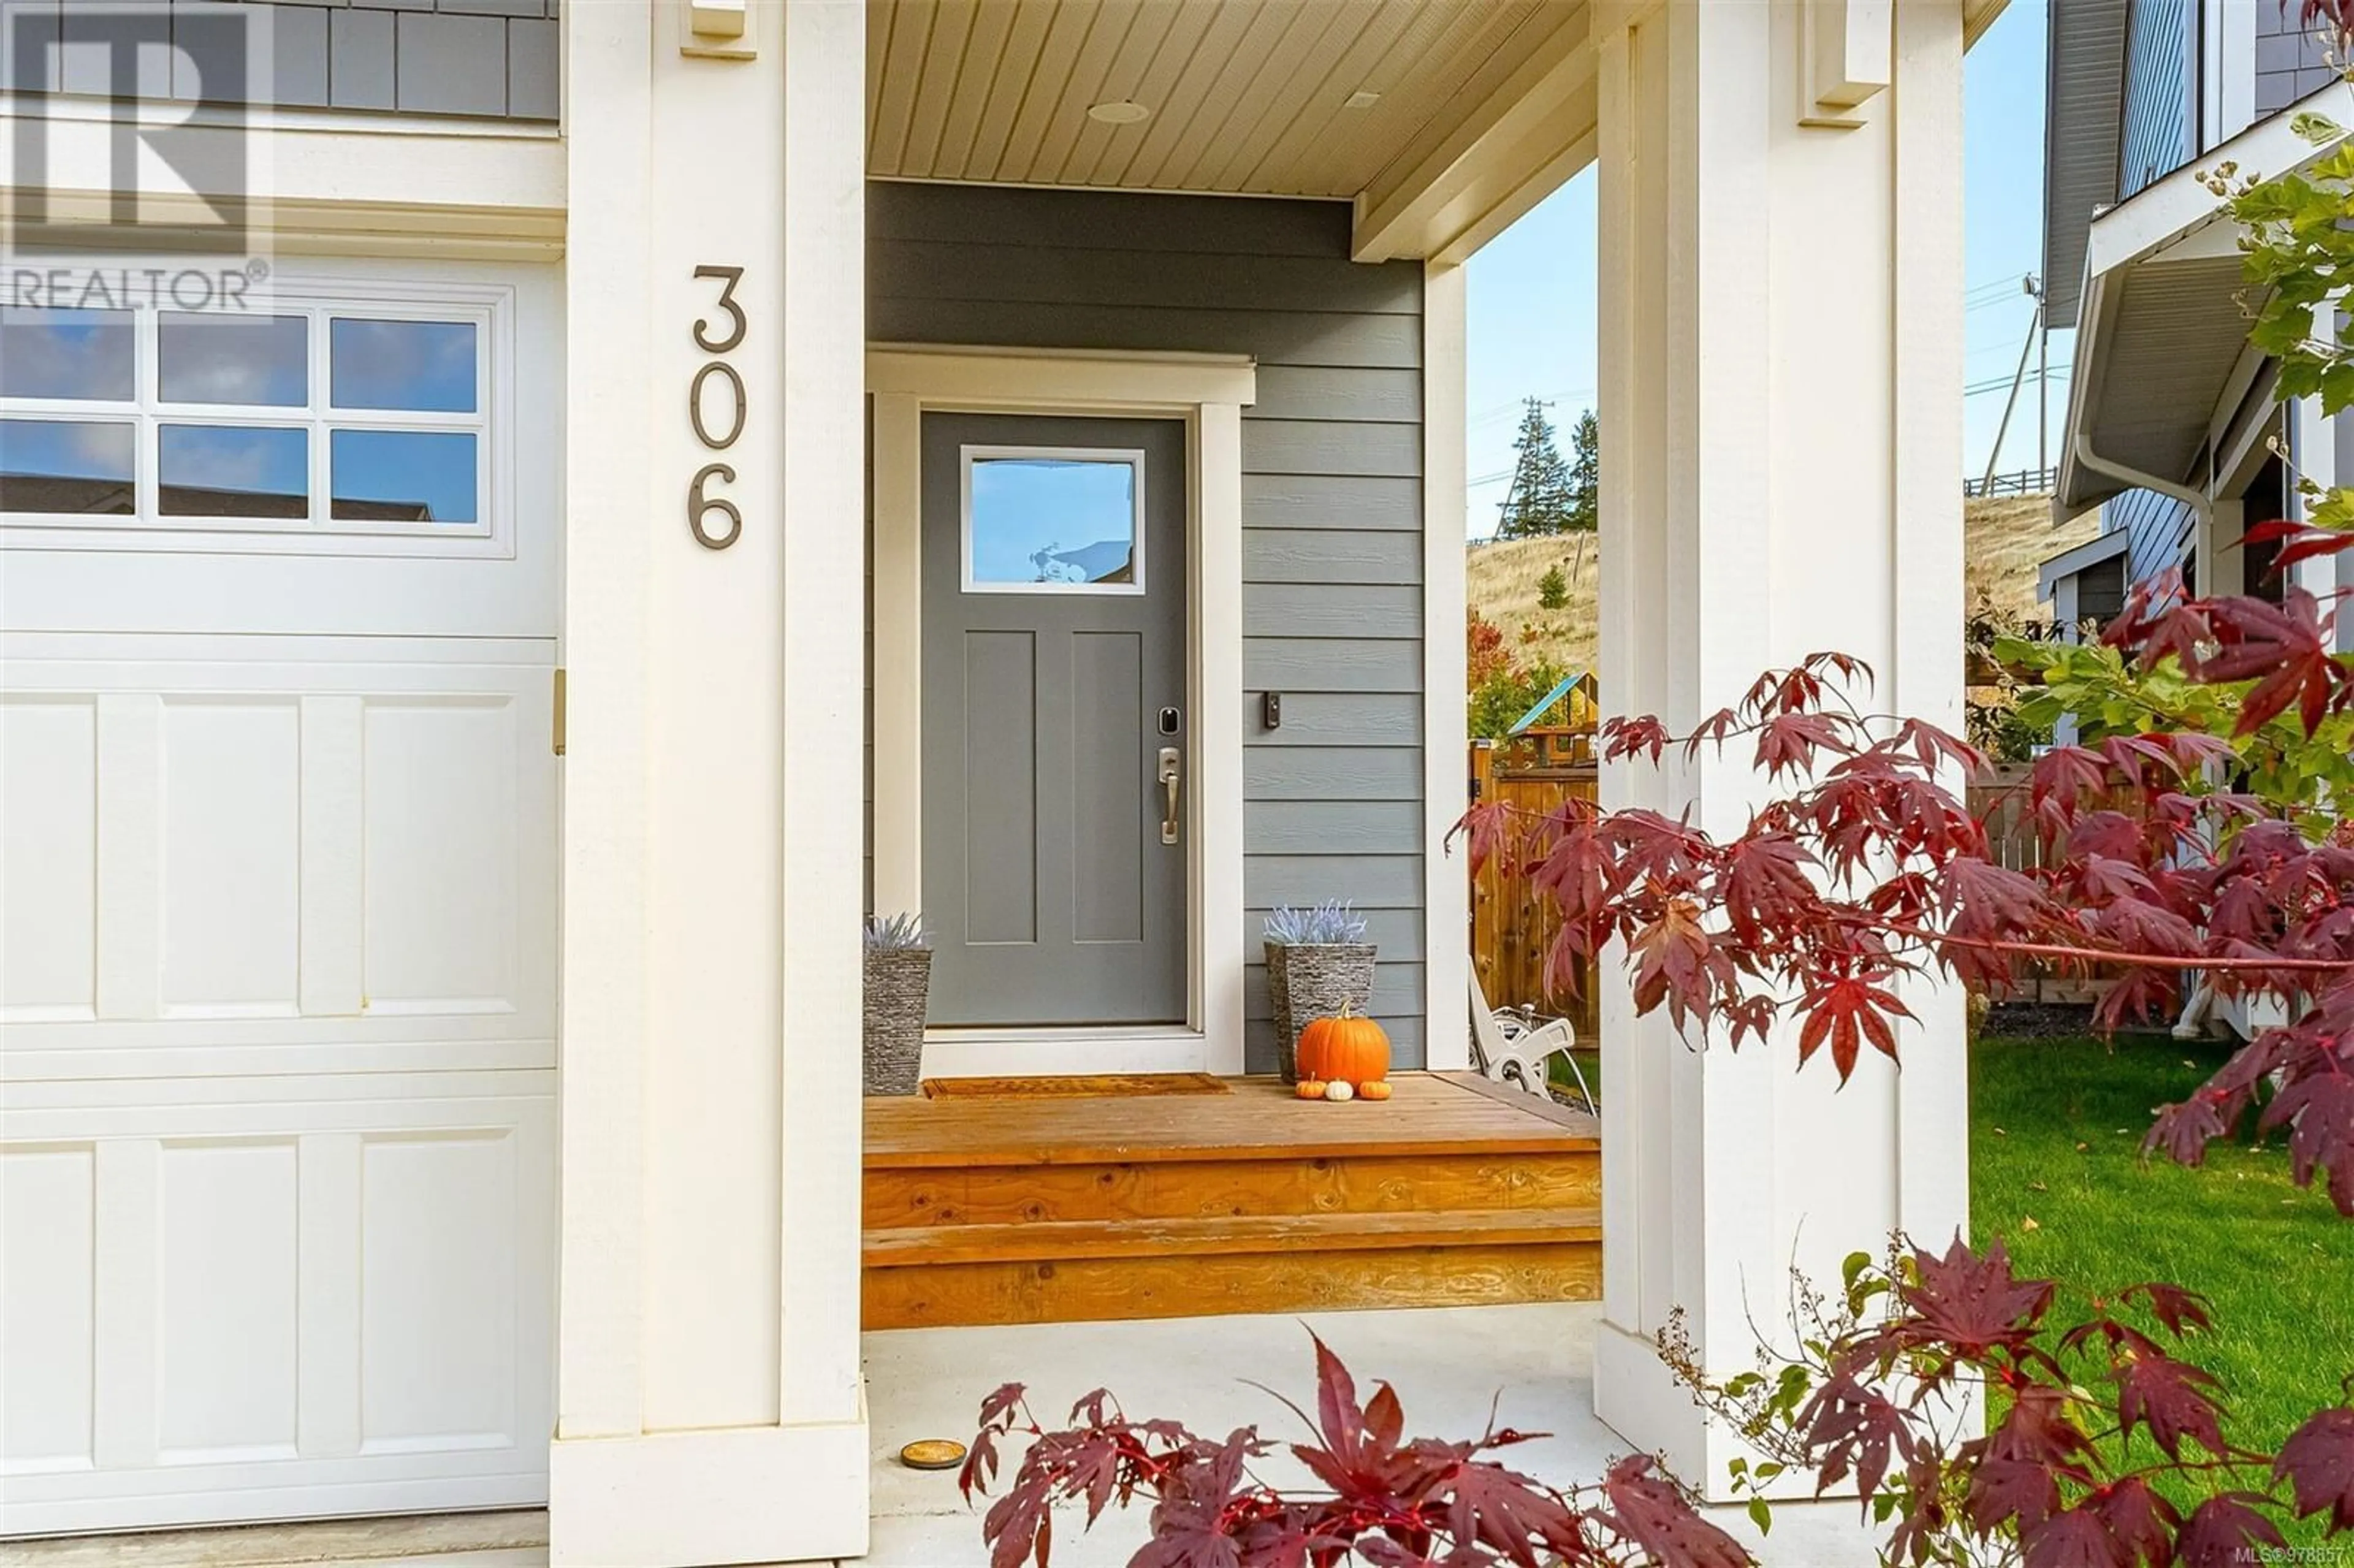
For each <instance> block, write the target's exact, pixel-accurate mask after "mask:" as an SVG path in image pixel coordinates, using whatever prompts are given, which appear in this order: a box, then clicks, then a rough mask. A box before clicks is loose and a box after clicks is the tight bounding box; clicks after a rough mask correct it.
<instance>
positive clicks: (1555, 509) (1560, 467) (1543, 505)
mask: <svg viewBox="0 0 2354 1568" xmlns="http://www.w3.org/2000/svg"><path fill="white" fill-rule="evenodd" d="M1512 450H1513V452H1514V453H1515V454H1517V455H1516V457H1515V459H1514V461H1513V464H1512V488H1511V491H1510V492H1509V493H1507V494H1506V495H1505V497H1504V506H1503V513H1502V515H1501V516H1500V517H1499V518H1498V519H1497V520H1496V536H1497V537H1498V538H1500V539H1527V538H1532V537H1534V536H1536V535H1543V534H1561V533H1566V532H1567V531H1568V530H1569V528H1570V527H1571V526H1572V524H1571V522H1570V512H1571V494H1570V472H1569V465H1568V464H1567V463H1566V462H1564V461H1562V456H1561V449H1560V448H1559V447H1558V446H1556V445H1555V444H1554V443H1553V421H1552V420H1550V419H1548V418H1545V416H1544V404H1543V402H1542V401H1541V400H1539V399H1537V398H1534V397H1531V398H1529V399H1528V400H1527V405H1526V407H1524V408H1522V410H1521V430H1520V434H1518V435H1516V436H1514V437H1513V438H1512Z"/></svg>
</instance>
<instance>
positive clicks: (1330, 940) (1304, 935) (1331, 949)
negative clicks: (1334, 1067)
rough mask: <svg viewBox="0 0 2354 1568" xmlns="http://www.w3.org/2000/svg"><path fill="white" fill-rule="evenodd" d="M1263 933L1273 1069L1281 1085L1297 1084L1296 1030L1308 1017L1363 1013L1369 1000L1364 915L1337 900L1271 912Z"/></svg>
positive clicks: (1371, 949)
mask: <svg viewBox="0 0 2354 1568" xmlns="http://www.w3.org/2000/svg"><path fill="white" fill-rule="evenodd" d="M1265 936H1266V945H1267V1000H1268V1002H1269V1003H1270V1012H1271V1013H1272V1014H1273V1017H1274V1019H1275V1060H1276V1067H1277V1070H1278V1071H1279V1072H1280V1073H1282V1075H1283V1081H1284V1082H1285V1083H1287V1084H1290V1083H1297V1082H1298V1081H1299V1031H1300V1030H1301V1028H1302V1027H1304V1026H1305V1025H1306V1024H1307V1022H1309V1020H1310V1019H1313V1018H1326V1017H1331V1016H1333V1015H1334V1014H1337V1013H1339V1012H1342V1011H1343V1010H1344V1009H1345V1010H1353V1011H1355V1012H1364V1011H1365V1008H1366V1004H1367V1003H1368V1002H1369V1001H1372V1000H1373V956H1374V947H1373V943H1371V942H1368V941H1366V940H1365V917H1364V916H1362V915H1360V914H1358V913H1357V912H1356V910H1355V909H1354V908H1353V907H1352V906H1350V905H1349V904H1347V903H1344V902H1342V901H1341V900H1339V899H1330V898H1328V899H1326V900H1325V901H1324V902H1323V903H1321V904H1316V905H1311V906H1309V907H1307V908H1304V909H1299V908H1293V907H1292V906H1288V905H1285V906H1279V907H1278V908H1276V909H1273V910H1270V911H1269V912H1268V914H1267V927H1266V932H1265Z"/></svg>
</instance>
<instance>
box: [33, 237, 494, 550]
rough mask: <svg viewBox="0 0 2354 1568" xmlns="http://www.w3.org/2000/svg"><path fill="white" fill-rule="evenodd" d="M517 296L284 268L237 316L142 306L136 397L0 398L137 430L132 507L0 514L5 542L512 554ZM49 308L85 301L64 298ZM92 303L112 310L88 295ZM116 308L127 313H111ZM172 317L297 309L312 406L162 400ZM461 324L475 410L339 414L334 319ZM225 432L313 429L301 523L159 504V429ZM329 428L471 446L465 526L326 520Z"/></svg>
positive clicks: (481, 286)
mask: <svg viewBox="0 0 2354 1568" xmlns="http://www.w3.org/2000/svg"><path fill="white" fill-rule="evenodd" d="M514 294H515V291H514V286H513V285H512V284H504V283H499V284H488V283H468V282H461V281H448V280H440V279H423V278H419V279H398V278H390V277H386V278H366V279H352V278H328V277H305V276H302V275H291V276H290V275H286V274H281V275H279V276H276V277H271V278H268V279H264V280H257V281H256V283H255V287H254V290H253V292H252V293H251V294H250V295H249V297H248V299H247V301H246V302H245V304H244V306H243V308H241V309H239V310H236V311H221V310H218V309H217V308H215V309H213V310H210V311H207V310H203V309H199V310H196V311H187V310H186V309H185V308H184V307H183V306H182V305H180V304H178V303H177V302H173V301H171V300H169V299H168V298H167V299H164V300H137V301H133V302H132V304H131V306H130V308H131V310H132V313H133V345H134V348H133V354H134V362H133V375H134V377H135V380H134V384H133V398H132V400H131V401H129V402H101V401H98V400H95V399H90V398H63V397H0V418H25V419H49V420H64V421H71V422H82V423H94V424H123V423H129V424H132V425H133V427H134V447H133V451H134V462H135V470H134V478H135V482H136V487H137V496H138V501H137V506H136V510H135V511H134V512H133V513H132V514H113V515H109V514H78V513H22V512H12V513H0V547H5V548H7V549H35V550H39V549H51V550H168V551H187V552H198V553H207V554H211V553H222V554H292V555H340V556H428V557H435V556H439V557H468V556H472V557H490V558H498V559H512V558H514V554H515V538H514V527H515V523H514V517H515V505H514V501H515V494H514V484H515V477H514V437H513V431H514V380H515V376H514V370H515V344H514V315H515V312H514ZM56 302H57V303H58V305H60V306H64V307H70V306H74V305H78V304H80V303H82V302H81V301H80V300H76V299H73V298H71V297H60V298H58V300H57V301H56ZM89 303H90V306H91V308H101V309H102V308H108V307H107V306H105V305H103V304H101V302H98V301H97V300H95V299H93V300H91V301H90V302H89ZM114 308H122V307H119V306H118V307H114ZM167 311H168V312H171V313H175V314H183V313H185V314H207V313H211V314H223V315H234V316H240V317H260V316H271V315H280V316H283V315H300V316H303V317H305V318H306V319H307V320H308V322H309V323H310V325H309V329H308V339H307V352H308V355H309V363H308V367H307V374H308V376H309V386H308V389H307V390H308V394H309V399H308V401H307V402H306V403H305V404H304V405H303V406H302V407H300V408H295V407H292V406H285V405H269V404H204V403H165V402H164V400H163V399H162V397H161V396H160V387H161V366H160V363H159V360H160V344H161V322H162V315H163V313H164V312H167ZM338 316H345V317H365V318H366V319H367V320H371V321H419V322H463V323H469V324H471V325H472V326H473V327H474V329H475V334H476V336H475V366H474V376H475V381H474V405H475V406H474V408H473V409H472V411H471V412H465V413H451V412H435V411H429V410H413V409H394V408H335V407H334V404H333V401H332V399H333V396H334V393H333V382H332V378H331V377H332V372H333V366H332V363H331V358H330V355H331V348H332V334H333V326H332V323H333V322H334V319H335V318H336V317H338ZM165 425H213V426H217V425H230V426H236V427H241V428H247V429H302V430H305V431H307V432H308V433H309V453H308V460H309V465H310V471H309V479H310V496H309V511H308V514H307V515H305V516H302V517H207V516H194V517H186V516H166V515H164V513H163V510H162V504H161V498H160V488H161V483H162V474H161V465H160V456H161V440H162V438H161V435H160V431H161V429H162V427H164V426H165ZM338 429H346V430H348V429H366V430H402V431H419V432H423V433H429V434H439V433H445V432H447V433H459V434H468V435H472V436H473V437H474V439H475V443H476V446H475V471H474V485H475V491H474V520H473V521H472V522H471V523H404V522H376V521H363V520H358V519H349V518H337V517H334V515H332V513H333V494H332V477H333V471H332V464H333V461H334V460H333V440H334V438H333V432H334V431H335V430H338Z"/></svg>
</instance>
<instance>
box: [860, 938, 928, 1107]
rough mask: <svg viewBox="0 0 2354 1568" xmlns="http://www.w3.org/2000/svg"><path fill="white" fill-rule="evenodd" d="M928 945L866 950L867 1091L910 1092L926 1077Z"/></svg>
mask: <svg viewBox="0 0 2354 1568" xmlns="http://www.w3.org/2000/svg"><path fill="white" fill-rule="evenodd" d="M931 989H932V954H931V949H929V948H890V949H876V948H868V949H867V951H866V1020H865V1051H866V1073H865V1076H866V1092H867V1093H868V1094H870V1095H912V1094H914V1093H915V1092H916V1091H917V1089H918V1088H920V1087H921V1086H922V1085H923V1080H924V1004H925V1002H926V1001H927V1000H928V998H929V996H930V995H931Z"/></svg>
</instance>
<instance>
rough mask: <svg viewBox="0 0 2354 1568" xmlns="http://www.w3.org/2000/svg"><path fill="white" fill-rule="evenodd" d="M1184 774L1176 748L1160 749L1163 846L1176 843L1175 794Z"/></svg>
mask: <svg viewBox="0 0 2354 1568" xmlns="http://www.w3.org/2000/svg"><path fill="white" fill-rule="evenodd" d="M1184 772H1185V765H1184V762H1183V761H1182V759H1181V758H1179V757H1178V755H1177V748H1176V747H1173V746H1164V747H1161V773H1160V777H1161V792H1162V797H1163V800H1164V804H1163V805H1162V806H1161V842H1162V843H1164V844H1173V843H1175V842H1177V792H1178V789H1179V787H1180V784H1181V781H1182V779H1183V777H1184Z"/></svg>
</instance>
